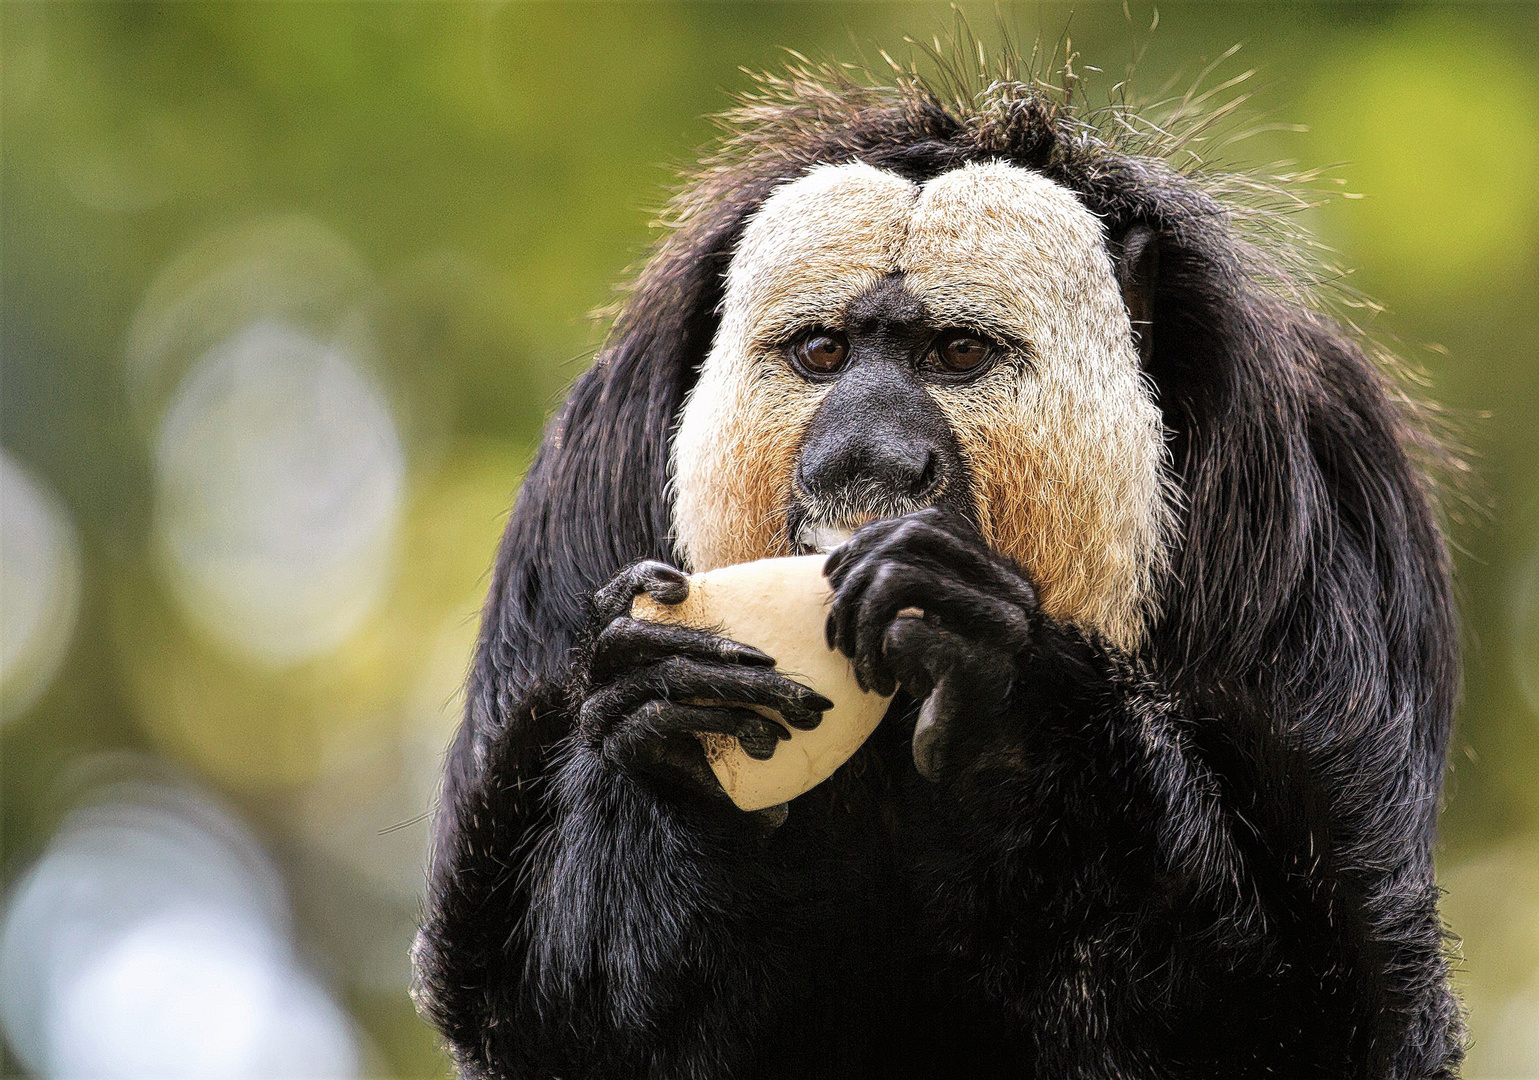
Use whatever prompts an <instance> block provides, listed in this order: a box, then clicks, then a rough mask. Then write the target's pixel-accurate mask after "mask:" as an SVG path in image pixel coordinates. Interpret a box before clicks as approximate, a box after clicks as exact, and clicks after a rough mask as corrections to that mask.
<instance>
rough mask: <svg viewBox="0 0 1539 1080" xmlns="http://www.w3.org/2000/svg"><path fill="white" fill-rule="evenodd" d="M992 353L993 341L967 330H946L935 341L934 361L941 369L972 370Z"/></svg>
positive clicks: (959, 372) (960, 371)
mask: <svg viewBox="0 0 1539 1080" xmlns="http://www.w3.org/2000/svg"><path fill="white" fill-rule="evenodd" d="M992 355H994V343H993V342H992V341H990V340H989V339H988V338H986V337H983V336H982V335H980V334H974V333H971V332H969V331H967V330H948V331H947V332H946V333H944V334H942V335H941V336H940V337H939V339H937V340H936V342H935V361H936V363H937V364H938V365H939V366H940V367H941V369H942V370H945V371H952V372H956V373H958V374H961V373H963V372H967V371H973V370H974V369H976V368H977V367H978V365H980V364H982V363H983V362H984V361H985V360H987V359H988V358H989V357H990V356H992Z"/></svg>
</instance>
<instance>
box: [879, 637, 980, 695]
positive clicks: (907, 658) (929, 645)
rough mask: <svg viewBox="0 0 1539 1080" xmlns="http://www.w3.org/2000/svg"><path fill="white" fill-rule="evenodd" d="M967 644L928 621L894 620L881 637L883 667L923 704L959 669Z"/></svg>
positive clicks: (906, 691) (909, 693)
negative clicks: (943, 680)
mask: <svg viewBox="0 0 1539 1080" xmlns="http://www.w3.org/2000/svg"><path fill="white" fill-rule="evenodd" d="M966 650H967V643H966V642H965V641H964V640H963V639H961V638H959V637H957V636H956V635H955V634H953V633H951V632H950V631H948V630H945V629H944V628H942V627H941V626H939V625H937V624H936V623H934V622H931V621H929V620H927V619H916V618H911V617H904V618H900V619H894V620H893V622H892V625H891V626H889V627H888V628H887V632H886V633H885V634H883V635H882V657H883V660H884V666H885V667H886V668H887V670H888V671H890V672H891V673H892V675H893V677H894V678H895V679H897V681H898V684H899V685H901V686H902V687H903V690H904V692H905V693H907V694H908V695H909V696H910V697H912V698H915V699H917V700H920V701H923V700H924V699H925V698H927V697H929V695H930V693H931V692H932V691H933V690H934V689H935V684H936V683H937V682H938V681H939V680H941V679H943V678H945V677H946V676H948V675H950V674H951V673H952V672H954V671H956V670H958V669H959V668H960V667H962V665H963V663H964V661H965V658H966Z"/></svg>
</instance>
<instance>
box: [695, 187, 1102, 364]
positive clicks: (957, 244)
mask: <svg viewBox="0 0 1539 1080" xmlns="http://www.w3.org/2000/svg"><path fill="white" fill-rule="evenodd" d="M895 274H897V275H902V277H903V282H904V286H905V288H906V289H907V290H908V291H909V292H910V293H912V294H913V295H914V296H915V297H916V298H918V299H919V300H920V301H921V302H922V303H923V304H924V307H925V310H926V312H927V313H928V315H929V316H930V317H931V318H932V319H934V320H935V321H937V322H940V323H948V324H949V323H955V324H962V325H976V326H978V327H979V328H980V329H989V328H991V327H993V328H997V329H998V330H999V331H1001V332H1003V333H1011V334H1018V335H1022V336H1025V337H1029V338H1033V339H1038V340H1040V339H1041V338H1042V337H1043V336H1044V335H1048V336H1051V335H1052V333H1053V327H1054V326H1056V325H1059V324H1061V322H1062V317H1063V315H1064V312H1065V309H1066V308H1070V307H1073V308H1077V309H1084V308H1086V307H1087V306H1088V307H1091V308H1096V309H1099V308H1101V307H1105V308H1107V311H1105V312H1100V313H1099V314H1101V315H1103V316H1105V317H1110V316H1111V314H1112V312H1113V310H1115V309H1114V307H1113V305H1116V306H1117V307H1118V308H1120V301H1119V300H1118V294H1117V291H1116V284H1115V278H1114V276H1113V273H1112V267H1111V260H1110V257H1109V256H1108V255H1107V252H1106V246H1105V241H1104V236H1103V231H1102V227H1101V223H1100V221H1099V220H1098V219H1097V218H1096V217H1095V215H1093V214H1091V213H1090V211H1089V210H1087V209H1086V208H1085V207H1084V205H1083V204H1081V203H1080V201H1079V199H1078V198H1077V197H1076V196H1075V195H1074V193H1073V192H1071V191H1069V190H1068V189H1067V188H1065V187H1063V186H1062V185H1060V184H1057V183H1055V182H1054V181H1052V180H1049V179H1048V178H1046V177H1044V176H1042V175H1041V174H1040V173H1036V172H1033V171H1031V170H1029V169H1023V168H1020V167H1018V166H1014V165H1009V164H1006V163H1004V162H988V163H976V164H968V165H964V166H962V167H961V168H958V169H954V170H952V171H950V172H947V173H943V174H941V175H940V176H937V177H935V178H933V179H931V180H929V181H928V182H926V183H924V184H916V183H913V182H912V181H909V180H905V179H904V178H902V177H900V176H898V175H897V174H895V173H892V172H888V171H886V170H883V169H878V168H875V167H873V166H871V165H866V164H863V163H852V164H847V165H823V166H819V167H817V168H814V169H812V170H811V171H809V172H808V173H807V174H806V175H804V176H802V177H800V178H798V179H796V180H793V181H790V182H788V183H786V184H783V185H781V186H780V187H779V188H777V189H776V190H775V191H774V193H773V194H771V195H770V197H769V198H768V199H766V200H765V201H764V203H763V204H762V205H761V206H760V208H759V209H758V211H757V212H756V213H755V214H754V216H753V217H752V219H751V220H750V221H749V223H748V225H747V227H746V229H745V230H744V233H743V239H742V241H741V243H740V244H739V246H738V250H737V253H736V255H735V256H734V258H733V262H732V266H731V269H730V270H729V272H728V277H727V295H726V302H725V314H726V320H725V321H726V322H727V323H731V324H737V328H738V329H740V330H742V331H744V332H747V333H749V334H750V335H751V336H752V337H773V336H776V335H779V334H782V333H788V332H793V331H794V330H796V329H797V328H799V327H803V326H806V325H809V324H812V323H822V324H828V325H837V323H838V320H839V318H840V315H841V313H842V312H843V310H844V309H845V307H846V306H847V305H848V304H849V303H850V301H851V300H853V299H854V298H855V297H857V296H859V295H861V294H862V293H863V292H866V291H867V290H869V289H870V288H872V287H873V286H874V285H875V284H876V283H877V282H878V281H880V280H882V279H883V278H888V277H891V276H892V275H895ZM1077 313H1078V314H1080V315H1083V314H1086V312H1084V311H1083V310H1080V311H1078V312H1077Z"/></svg>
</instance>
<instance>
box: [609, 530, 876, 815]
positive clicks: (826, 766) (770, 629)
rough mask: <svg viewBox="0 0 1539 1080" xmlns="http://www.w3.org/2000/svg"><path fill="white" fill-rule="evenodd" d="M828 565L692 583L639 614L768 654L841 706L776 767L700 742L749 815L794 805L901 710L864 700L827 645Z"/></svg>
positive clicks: (813, 558)
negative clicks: (677, 596) (680, 595)
mask: <svg viewBox="0 0 1539 1080" xmlns="http://www.w3.org/2000/svg"><path fill="white" fill-rule="evenodd" d="M826 559H827V556H826V555H803V556H800V557H797V558H791V559H762V560H760V561H758V562H751V563H739V564H738V565H736V566H723V567H721V568H720V569H717V570H708V571H706V572H705V573H703V574H693V575H691V576H690V579H689V596H687V597H686V598H685V599H684V601H683V602H682V603H679V604H671V605H670V604H660V603H658V602H657V601H656V600H653V599H652V598H651V597H650V596H647V595H646V594H645V593H643V594H642V595H640V596H638V597H636V600H635V603H634V604H633V605H632V607H631V614H632V615H634V616H635V617H636V618H638V619H650V620H652V621H654V622H666V623H676V624H679V625H683V626H693V627H697V628H699V629H704V630H712V631H714V632H716V633H719V634H721V635H722V636H723V637H727V638H731V639H732V640H733V641H740V642H742V643H743V644H744V645H752V646H753V647H754V648H756V649H761V650H763V651H764V652H766V653H768V654H769V655H771V656H773V657H774V658H775V667H776V669H777V670H778V671H780V672H781V673H782V674H784V675H786V676H787V677H788V678H791V679H795V680H796V681H797V682H799V683H802V684H803V685H805V686H810V687H811V688H812V689H814V690H816V691H817V692H818V693H820V694H822V695H823V696H824V697H826V698H828V700H830V701H832V702H833V703H834V707H833V708H832V709H829V710H828V711H827V712H825V713H824V714H823V722H822V723H821V724H819V725H818V726H817V727H815V728H813V729H812V730H811V731H798V730H797V729H796V728H790V729H789V730H790V732H791V737H790V738H789V739H785V740H782V741H781V742H780V743H779V744H777V745H776V747H775V754H774V756H773V757H771V758H770V759H769V760H768V761H756V760H755V759H753V758H751V757H749V756H748V755H747V754H745V753H743V748H742V747H741V746H739V745H738V742H737V740H736V739H734V738H732V737H730V736H727V735H711V734H702V735H701V736H700V741H701V743H703V744H704V746H705V756H706V760H707V761H708V762H710V766H711V769H712V771H714V772H715V773H716V778H717V779H718V780H720V781H721V786H722V789H723V790H724V791H726V793H727V795H728V797H729V798H731V800H732V801H733V802H734V803H736V804H737V805H738V806H740V807H742V808H743V809H744V810H762V809H764V808H765V807H767V806H775V805H777V804H779V803H783V802H786V801H788V800H790V799H794V798H796V796H798V795H800V794H801V793H802V792H804V791H807V790H808V789H810V788H812V787H815V786H816V785H818V784H820V783H822V782H823V781H824V780H826V779H828V777H829V776H831V775H832V774H833V772H834V770H835V769H837V768H838V767H839V766H840V765H843V764H844V763H845V762H846V761H847V760H849V757H850V755H851V754H853V753H855V751H856V750H858V749H860V744H861V743H863V742H865V741H866V739H867V738H868V737H869V736H870V734H871V732H873V731H875V730H876V725H877V724H879V723H880V722H881V720H882V716H883V714H884V713H886V712H887V704H888V702H889V701H891V700H892V699H891V698H890V697H884V696H882V695H881V694H870V693H867V692H865V691H864V690H862V689H861V688H860V685H859V684H858V683H857V682H856V681H855V669H854V668H853V667H852V666H851V664H850V662H849V660H848V659H846V658H845V657H844V656H843V655H842V654H841V653H838V652H835V651H833V650H832V649H829V648H828V646H827V645H826V644H825V643H824V638H823V623H824V621H825V620H826V619H827V617H828V601H829V598H830V595H831V594H830V591H829V587H828V581H827V579H825V578H824V577H823V563H824V562H825V561H826ZM762 711H765V712H767V713H768V714H769V715H772V716H773V715H775V714H774V713H773V712H772V711H769V710H762Z"/></svg>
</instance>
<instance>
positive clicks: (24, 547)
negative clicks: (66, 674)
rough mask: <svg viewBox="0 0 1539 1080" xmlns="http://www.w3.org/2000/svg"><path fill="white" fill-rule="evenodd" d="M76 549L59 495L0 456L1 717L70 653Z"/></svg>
mask: <svg viewBox="0 0 1539 1080" xmlns="http://www.w3.org/2000/svg"><path fill="white" fill-rule="evenodd" d="M80 567H81V564H80V548H79V544H78V543H77V541H76V538H75V530H74V528H73V527H72V526H71V525H70V520H69V514H68V513H67V511H66V510H65V508H64V504H63V503H62V502H61V501H60V500H59V498H58V496H56V495H54V493H53V492H52V491H50V490H48V488H46V487H44V486H43V484H42V483H41V482H40V481H38V480H37V479H35V478H34V477H33V476H32V475H31V474H29V473H28V472H27V470H26V469H24V468H22V466H21V465H20V464H18V463H17V462H16V461H15V459H13V458H12V457H11V456H10V455H9V454H6V453H4V452H3V451H0V718H6V719H8V718H10V717H13V716H17V715H19V714H20V713H23V712H25V711H26V710H27V709H28V708H29V707H30V706H31V705H32V704H33V703H34V702H35V701H36V700H37V699H38V697H39V696H40V695H41V694H42V692H43V691H44V690H45V689H47V687H48V684H49V683H50V682H52V681H53V677H54V675H55V674H57V673H58V670H59V665H60V664H61V663H62V662H63V661H64V657H65V654H66V653H68V651H69V644H70V639H71V637H72V636H73V633H74V628H75V620H76V618H77V616H78V614H79V608H80V580H81V569H80Z"/></svg>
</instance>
